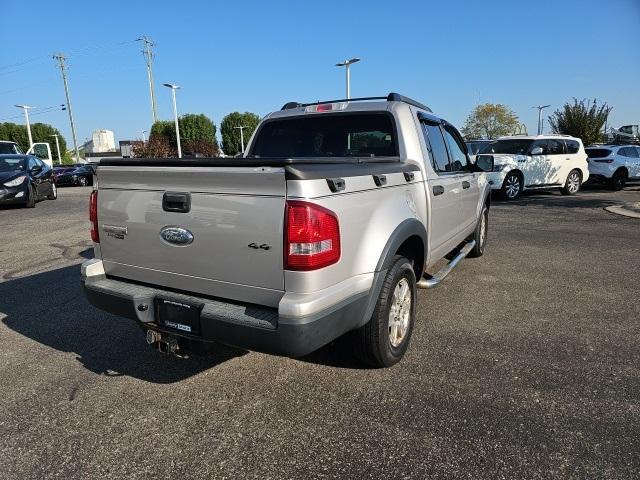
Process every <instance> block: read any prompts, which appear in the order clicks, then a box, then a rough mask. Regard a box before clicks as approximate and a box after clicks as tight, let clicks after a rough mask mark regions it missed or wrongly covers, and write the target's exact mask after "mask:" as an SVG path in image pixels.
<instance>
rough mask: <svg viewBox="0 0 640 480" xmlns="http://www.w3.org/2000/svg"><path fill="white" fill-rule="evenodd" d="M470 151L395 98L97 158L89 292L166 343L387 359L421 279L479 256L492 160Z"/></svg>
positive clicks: (404, 331) (177, 348) (415, 106)
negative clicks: (203, 141) (228, 137)
mask: <svg viewBox="0 0 640 480" xmlns="http://www.w3.org/2000/svg"><path fill="white" fill-rule="evenodd" d="M479 162H481V163H482V164H476V163H472V162H471V161H470V160H469V156H468V154H467V150H466V146H465V144H464V142H463V140H462V137H461V136H460V134H459V133H458V131H457V130H456V129H455V128H454V127H453V126H452V125H451V124H449V123H448V122H446V121H445V120H442V119H441V118H438V117H436V116H434V115H433V114H432V112H431V110H430V109H429V108H428V107H426V106H424V105H422V104H420V103H418V102H416V101H414V100H411V99H409V98H407V97H403V96H402V95H399V94H396V93H391V94H389V95H388V96H387V97H373V98H362V99H350V100H335V101H328V102H321V103H310V104H300V103H297V102H291V103H287V104H286V105H285V106H284V107H283V108H282V109H281V110H280V111H278V112H274V113H271V114H269V115H267V116H266V117H265V118H264V119H263V120H262V122H261V123H260V125H259V126H258V128H257V129H256V131H255V133H254V135H253V136H252V138H251V140H250V142H249V145H248V148H247V152H246V153H245V155H244V156H243V157H241V158H211V159H202V158H195V159H112V160H106V161H105V160H103V161H101V162H100V165H99V166H98V168H97V173H96V176H97V178H96V181H95V182H94V185H95V189H94V191H93V192H92V194H91V199H90V220H91V237H92V240H93V242H94V251H95V258H94V259H91V260H88V261H86V262H85V263H84V264H83V265H82V277H83V282H84V289H85V292H86V295H87V297H88V298H89V300H90V302H91V303H92V304H93V305H95V306H96V307H98V308H100V309H103V310H106V311H108V312H112V313H114V314H117V315H121V316H124V317H129V318H131V319H133V320H136V321H137V322H138V323H139V325H140V326H141V327H142V328H143V329H144V330H145V331H146V334H147V341H148V342H149V343H150V344H153V345H155V346H156V347H158V348H159V349H160V350H161V351H164V352H172V353H175V354H178V355H181V354H185V352H188V351H189V348H190V347H189V346H190V345H194V344H196V345H197V344H199V343H201V342H205V343H206V342H220V343H223V344H228V345H233V346H237V347H241V348H246V349H250V350H256V351H262V352H269V353H274V354H279V355H286V356H292V357H296V356H302V355H306V354H308V353H310V352H312V351H314V350H316V349H318V348H320V347H322V346H323V345H326V344H327V343H329V342H331V341H332V340H334V339H336V338H338V337H340V336H342V335H344V334H347V333H349V335H351V336H352V337H353V345H354V351H355V352H356V354H357V355H358V356H359V358H361V359H362V360H363V361H364V362H366V363H368V364H370V365H372V366H376V367H386V366H391V365H393V364H394V363H396V362H397V361H399V360H400V359H401V358H402V356H403V355H404V353H405V352H406V350H407V347H408V345H409V340H410V338H411V332H412V330H413V325H414V322H415V317H416V288H428V287H432V286H435V285H437V284H438V283H439V282H440V281H441V280H442V279H443V278H444V277H445V276H446V275H447V274H448V273H449V272H450V271H451V269H452V268H453V267H454V266H455V265H456V264H457V263H458V262H459V261H460V260H461V259H462V258H464V257H466V256H468V255H469V256H476V257H477V256H480V255H482V253H483V250H484V248H485V243H486V238H487V221H488V212H489V205H490V197H489V192H490V190H489V185H488V182H487V181H486V179H485V175H484V173H482V172H483V171H491V170H492V165H491V163H492V158H491V156H485V157H483V158H482V160H479ZM445 257H446V258H445ZM443 259H444V260H443ZM440 260H443V261H442V262H440ZM439 265H444V266H442V268H439V269H438V271H436V272H433V274H429V272H432V271H433V270H434V269H435V268H436V267H437V266H439Z"/></svg>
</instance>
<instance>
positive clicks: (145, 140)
mask: <svg viewBox="0 0 640 480" xmlns="http://www.w3.org/2000/svg"><path fill="white" fill-rule="evenodd" d="M140 133H141V134H142V143H146V142H147V138H146V137H145V135H144V134H145V133H147V131H146V130H140Z"/></svg>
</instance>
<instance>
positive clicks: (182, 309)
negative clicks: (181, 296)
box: [155, 297, 202, 335]
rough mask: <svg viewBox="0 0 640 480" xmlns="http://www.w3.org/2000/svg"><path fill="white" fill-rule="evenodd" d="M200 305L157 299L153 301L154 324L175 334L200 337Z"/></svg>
mask: <svg viewBox="0 0 640 480" xmlns="http://www.w3.org/2000/svg"><path fill="white" fill-rule="evenodd" d="M201 310H202V305H198V304H194V303H190V302H184V301H182V300H174V299H169V298H162V297H157V298H156V299H155V312H156V315H155V316H156V322H158V325H160V326H161V327H166V328H168V329H171V330H175V331H176V332H181V333H188V334H191V335H200V312H201Z"/></svg>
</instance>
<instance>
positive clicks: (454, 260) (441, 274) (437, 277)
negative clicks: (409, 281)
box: [416, 240, 476, 288]
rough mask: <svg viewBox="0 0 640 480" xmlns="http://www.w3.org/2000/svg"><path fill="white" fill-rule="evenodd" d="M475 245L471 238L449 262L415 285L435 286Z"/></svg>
mask: <svg viewBox="0 0 640 480" xmlns="http://www.w3.org/2000/svg"><path fill="white" fill-rule="evenodd" d="M475 246H476V241H475V240H471V241H470V242H469V243H467V244H466V245H465V246H464V247H462V249H461V250H460V253H458V255H456V256H455V257H453V258H452V259H451V261H450V262H449V263H447V264H446V265H445V266H444V267H442V268H441V269H440V271H439V272H438V273H436V274H435V275H433V276H432V277H431V278H425V277H422V278H421V279H420V281H419V282H418V284H417V285H416V286H417V287H418V288H433V287H437V286H438V284H439V283H440V282H441V281H442V280H444V279H445V278H446V276H447V275H449V274H450V273H451V271H452V270H453V269H454V268H456V266H457V265H458V263H460V260H462V259H463V258H464V257H466V256H467V255H469V252H470V251H471V250H473V247H475Z"/></svg>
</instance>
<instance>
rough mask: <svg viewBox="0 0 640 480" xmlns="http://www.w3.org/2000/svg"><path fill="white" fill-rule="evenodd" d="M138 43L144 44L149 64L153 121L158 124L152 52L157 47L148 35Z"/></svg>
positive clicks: (139, 39)
mask: <svg viewBox="0 0 640 480" xmlns="http://www.w3.org/2000/svg"><path fill="white" fill-rule="evenodd" d="M136 41H138V42H143V43H144V50H142V55H144V59H145V62H146V63H147V78H148V79H149V93H150V94H151V119H152V121H153V123H156V122H157V121H158V110H157V107H156V93H155V87H154V85H153V50H151V47H155V45H156V44H155V43H153V41H152V40H151V39H150V38H148V37H147V36H146V35H143V36H142V37H140V38H138V39H137V40H136Z"/></svg>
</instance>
